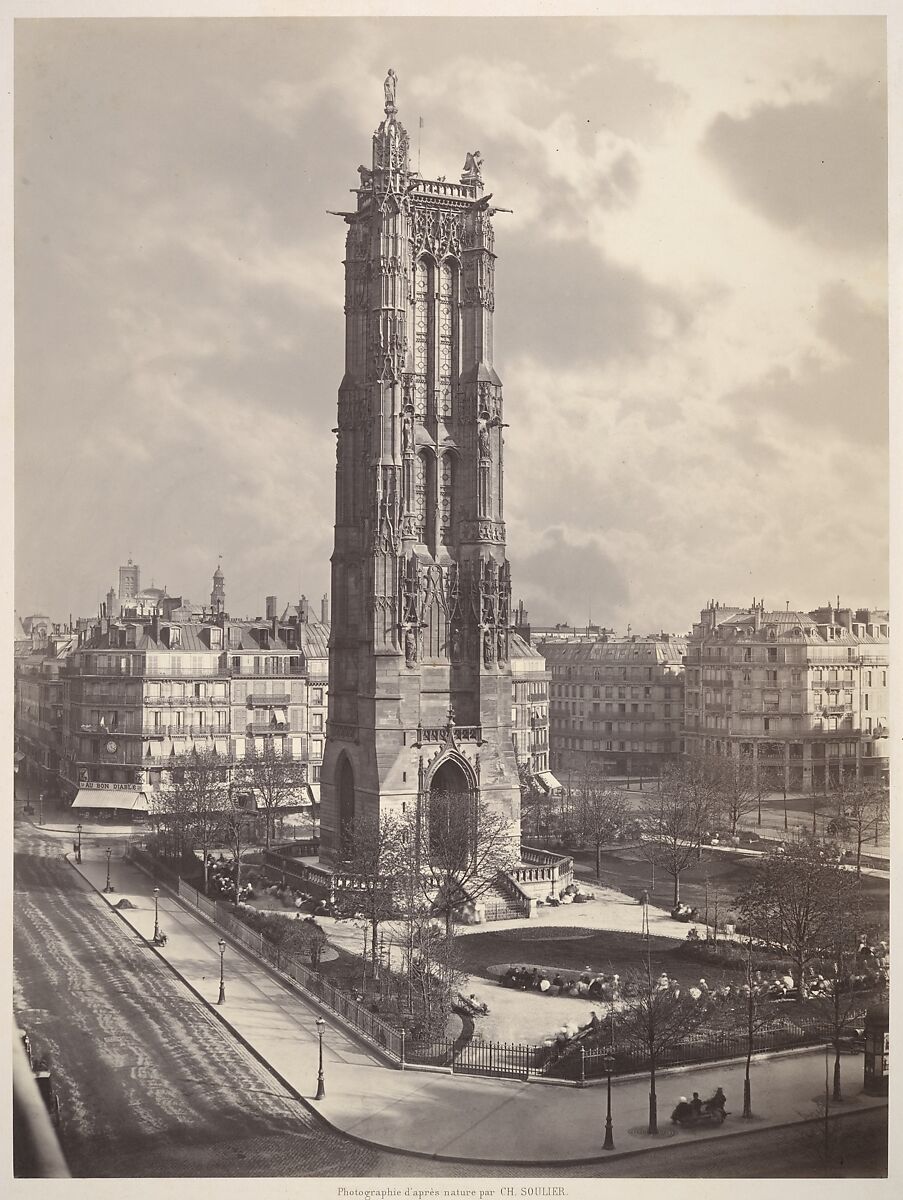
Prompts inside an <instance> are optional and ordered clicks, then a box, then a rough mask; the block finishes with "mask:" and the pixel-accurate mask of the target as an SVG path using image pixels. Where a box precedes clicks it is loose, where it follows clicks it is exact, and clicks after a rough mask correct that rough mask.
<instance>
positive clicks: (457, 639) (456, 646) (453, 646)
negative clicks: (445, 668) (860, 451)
mask: <svg viewBox="0 0 903 1200" xmlns="http://www.w3.org/2000/svg"><path fill="white" fill-rule="evenodd" d="M462 648H463V647H462V640H461V630H460V629H459V628H458V626H457V625H455V626H454V627H453V628H452V631H451V637H450V638H449V658H450V659H451V661H452V662H453V663H457V662H460V661H461V650H462Z"/></svg>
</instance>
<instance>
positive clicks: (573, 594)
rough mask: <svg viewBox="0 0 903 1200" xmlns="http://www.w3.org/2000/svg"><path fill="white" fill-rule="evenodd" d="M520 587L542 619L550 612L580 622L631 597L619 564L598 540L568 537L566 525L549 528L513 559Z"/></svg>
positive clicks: (537, 615)
mask: <svg viewBox="0 0 903 1200" xmlns="http://www.w3.org/2000/svg"><path fill="white" fill-rule="evenodd" d="M514 569H515V572H516V578H515V591H516V592H517V593H518V595H520V594H521V593H523V595H524V597H525V599H526V601H527V607H528V608H530V607H531V606H532V607H534V608H535V609H537V610H540V611H536V612H535V614H534V616H535V618H538V619H539V620H540V621H542V620H543V618H544V616H545V617H546V619H548V614H551V613H560V614H562V615H561V616H560V617H559V618H558V620H562V621H563V620H570V621H572V622H577V623H579V622H581V621H583V620H584V619H585V617H586V614H587V612H588V611H589V609H590V608H591V609H592V610H593V612H600V611H605V610H610V609H611V608H618V609H620V608H622V607H623V606H624V605H625V604H626V602H627V600H628V598H629V588H628V585H627V580H626V579H625V578H624V576H623V574H622V572H621V570H620V568H619V567H618V566H617V564H616V563H614V562H613V561H612V559H611V558H610V557H609V556H608V555H607V554H606V553H605V551H604V550H603V549H602V548H601V547H600V545H599V543H598V542H597V541H596V540H595V539H593V538H590V539H583V540H579V541H571V540H569V538H568V536H567V534H566V533H565V531H564V530H562V529H560V528H551V529H547V530H545V533H544V534H543V537H542V542H541V544H540V546H539V548H538V549H537V550H535V551H534V552H533V553H531V554H527V555H525V556H524V557H523V558H516V559H515V562H514Z"/></svg>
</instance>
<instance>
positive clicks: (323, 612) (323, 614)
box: [320, 592, 329, 625]
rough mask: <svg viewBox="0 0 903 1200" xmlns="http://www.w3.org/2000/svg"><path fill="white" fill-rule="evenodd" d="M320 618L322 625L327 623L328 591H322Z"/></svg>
mask: <svg viewBox="0 0 903 1200" xmlns="http://www.w3.org/2000/svg"><path fill="white" fill-rule="evenodd" d="M320 620H321V621H322V622H323V624H324V625H328V624H329V593H328V592H324V593H323V599H322V600H321V601H320Z"/></svg>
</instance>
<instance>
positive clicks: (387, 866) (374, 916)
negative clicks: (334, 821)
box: [338, 813, 406, 977]
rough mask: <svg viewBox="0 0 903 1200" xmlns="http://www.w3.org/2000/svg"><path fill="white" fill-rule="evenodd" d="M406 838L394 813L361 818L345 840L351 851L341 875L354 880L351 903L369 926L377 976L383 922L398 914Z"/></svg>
mask: <svg viewBox="0 0 903 1200" xmlns="http://www.w3.org/2000/svg"><path fill="white" fill-rule="evenodd" d="M404 835H405V827H404V825H403V824H402V822H401V820H400V819H399V818H398V817H396V816H395V815H393V814H391V813H381V814H380V815H379V816H378V817H377V816H371V815H366V814H365V815H363V816H359V817H358V818H357V819H356V820H355V822H354V829H353V833H352V835H351V836H350V837H348V838H345V839H344V843H345V844H346V845H347V846H348V847H349V848H348V851H347V853H346V854H345V855H344V857H343V858H341V859H340V861H339V864H338V865H339V868H340V870H341V871H342V872H344V873H345V874H346V875H349V876H351V877H352V884H351V887H350V889H349V891H350V899H351V902H352V903H353V904H354V906H355V907H356V908H357V910H358V911H360V912H361V913H362V914H363V916H364V917H365V919H366V921H367V923H368V924H369V926H370V961H371V967H372V970H373V975H374V977H375V976H376V975H377V973H378V966H377V963H378V939H379V926H380V923H381V922H382V921H386V920H388V919H389V917H391V916H393V915H394V914H396V913H397V911H398V901H397V899H396V893H397V892H398V891H399V890H400V888H401V886H402V881H401V877H402V872H403V868H404V860H405V858H406V848H405V845H404Z"/></svg>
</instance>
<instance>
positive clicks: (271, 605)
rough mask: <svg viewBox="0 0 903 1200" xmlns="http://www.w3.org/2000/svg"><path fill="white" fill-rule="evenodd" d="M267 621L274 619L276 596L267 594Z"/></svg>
mask: <svg viewBox="0 0 903 1200" xmlns="http://www.w3.org/2000/svg"><path fill="white" fill-rule="evenodd" d="M266 619H267V620H268V621H273V620H275V619H276V597H275V596H267V618H266Z"/></svg>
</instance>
